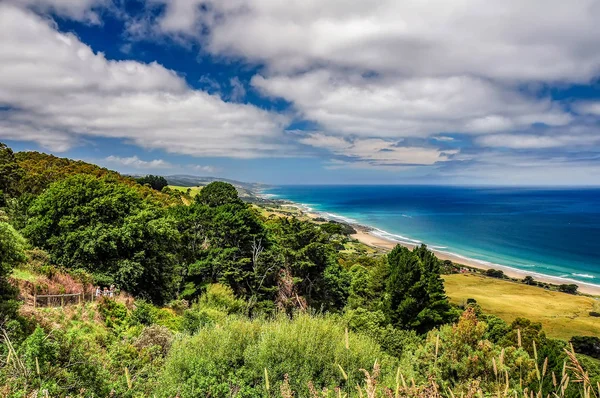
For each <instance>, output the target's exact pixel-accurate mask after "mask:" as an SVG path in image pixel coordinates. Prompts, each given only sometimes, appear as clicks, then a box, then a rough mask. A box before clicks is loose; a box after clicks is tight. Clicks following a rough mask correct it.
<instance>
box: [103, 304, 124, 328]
mask: <svg viewBox="0 0 600 398" xmlns="http://www.w3.org/2000/svg"><path fill="white" fill-rule="evenodd" d="M98 312H99V313H100V315H101V316H102V319H103V320H104V323H105V324H106V326H108V327H110V328H114V329H119V328H122V327H124V326H125V324H126V321H127V307H125V305H123V304H121V303H118V302H116V301H115V300H111V299H109V298H107V297H102V298H101V299H100V300H98Z"/></svg>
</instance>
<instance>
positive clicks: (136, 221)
mask: <svg viewBox="0 0 600 398" xmlns="http://www.w3.org/2000/svg"><path fill="white" fill-rule="evenodd" d="M30 216H31V218H30V219H29V221H28V225H27V227H26V228H25V233H26V235H27V236H28V237H29V239H30V241H31V242H32V243H33V244H34V245H36V246H38V247H41V248H43V249H45V250H46V251H48V253H50V255H51V258H52V260H53V261H54V262H55V263H57V264H59V265H62V266H65V267H68V268H72V269H77V268H82V269H85V270H88V271H90V272H92V273H93V274H94V275H95V277H96V279H97V280H98V281H99V282H103V283H116V284H117V285H118V286H119V287H120V288H122V289H124V290H126V291H128V292H130V293H132V294H134V295H138V296H143V297H147V298H149V299H151V300H153V301H154V302H162V301H164V300H166V299H168V298H170V297H172V296H173V293H174V290H175V287H176V284H175V278H176V275H177V273H176V269H177V257H176V255H175V253H176V250H177V244H178V240H179V234H178V232H177V229H176V228H175V223H174V222H173V221H172V220H171V219H169V218H167V217H165V215H164V210H163V209H162V208H160V207H157V206H156V205H154V204H153V203H150V202H147V201H146V200H144V199H143V198H142V197H141V195H140V193H139V192H138V191H137V190H136V189H134V188H132V187H129V186H126V185H123V184H121V183H118V182H116V181H114V180H111V179H110V178H103V179H98V178H95V177H93V176H88V175H75V176H72V177H68V178H67V179H65V180H63V181H60V182H57V183H54V184H52V185H51V186H50V187H49V188H48V189H47V190H46V191H45V192H44V193H43V194H42V195H40V196H39V197H38V198H37V199H36V200H35V201H34V202H33V204H32V205H31V208H30Z"/></svg>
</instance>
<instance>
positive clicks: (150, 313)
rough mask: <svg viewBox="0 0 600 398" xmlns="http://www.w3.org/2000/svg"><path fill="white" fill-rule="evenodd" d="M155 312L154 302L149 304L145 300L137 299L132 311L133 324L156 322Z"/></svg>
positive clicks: (147, 324) (131, 319)
mask: <svg viewBox="0 0 600 398" xmlns="http://www.w3.org/2000/svg"><path fill="white" fill-rule="evenodd" d="M155 312H156V309H155V308H154V306H153V305H152V304H148V303H147V302H145V301H143V300H137V301H136V302H135V308H134V309H133V311H131V316H130V321H131V324H133V325H135V324H140V325H146V326H149V325H152V324H153V323H154V322H156V315H155Z"/></svg>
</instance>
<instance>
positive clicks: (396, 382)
mask: <svg viewBox="0 0 600 398" xmlns="http://www.w3.org/2000/svg"><path fill="white" fill-rule="evenodd" d="M49 169H51V170H52V173H48V170H49ZM0 171H2V173H0V190H1V191H2V193H1V194H0V207H1V208H2V213H1V214H0V287H1V288H2V290H1V294H0V341H1V342H2V344H1V345H0V395H1V396H7V397H23V396H50V397H55V396H56V397H66V396H70V397H92V396H93V397H107V396H118V397H150V396H156V397H181V398H183V397H197V396H211V397H232V396H236V397H264V396H268V397H270V396H282V397H286V398H288V397H292V396H298V397H309V396H310V397H327V396H337V397H340V398H341V397H343V396H345V397H362V396H366V397H392V396H393V397H400V396H403V397H438V396H445V397H454V396H461V395H462V396H467V397H472V396H476V395H477V396H481V395H489V396H491V395H493V396H498V397H508V396H523V397H525V396H531V395H536V396H547V395H551V394H552V396H558V397H576V396H585V397H592V396H593V397H597V396H598V394H600V389H598V386H597V383H598V381H600V365H599V363H598V361H597V360H596V359H594V358H592V357H593V356H595V357H600V350H597V349H596V348H597V345H598V342H597V341H596V340H594V339H593V338H592V337H586V336H583V337H578V338H576V339H573V342H574V346H573V347H574V349H575V350H577V351H579V352H578V353H576V351H574V350H573V348H572V347H571V346H570V345H569V344H568V342H567V341H566V340H554V339H551V338H548V337H547V336H546V333H545V331H544V330H543V328H542V325H541V324H540V323H537V322H532V321H531V320H529V319H525V318H515V319H511V320H509V321H510V323H507V322H506V321H505V320H503V319H501V318H500V317H498V316H495V315H491V314H490V313H488V312H487V307H486V306H485V305H484V304H485V303H482V306H480V305H479V303H474V302H470V303H469V304H468V305H467V303H466V302H465V303H460V304H461V305H456V304H455V305H453V304H452V303H451V301H449V300H448V298H447V296H446V290H445V287H444V281H443V279H442V276H441V273H442V268H443V266H444V264H443V263H441V262H440V261H439V260H438V259H437V258H436V257H435V256H434V254H433V253H432V252H430V251H429V250H427V248H426V247H425V246H422V247H418V248H415V249H414V250H412V251H411V250H408V249H406V248H403V247H396V248H395V249H394V250H392V251H391V252H390V253H389V254H387V255H381V254H378V253H373V252H368V251H364V250H358V248H357V247H355V246H353V245H354V243H352V242H351V240H350V239H349V237H348V234H349V233H351V230H352V229H351V228H348V226H345V225H343V224H338V223H332V222H327V221H326V220H319V221H318V222H316V223H315V222H310V221H307V220H299V219H297V218H295V217H294V215H293V214H284V215H278V214H274V212H266V213H265V212H261V210H260V209H257V208H256V207H255V206H254V207H253V206H251V205H248V204H247V203H244V202H243V201H242V200H240V198H239V197H238V192H237V191H236V189H235V188H234V187H233V186H231V185H229V184H226V183H223V182H214V183H210V184H208V185H207V186H205V187H203V188H202V189H201V190H200V191H199V192H198V193H197V195H195V196H194V197H193V198H192V197H191V195H188V194H187V192H183V193H182V192H180V191H177V190H175V189H170V188H168V187H166V186H165V182H164V181H163V179H161V178H160V177H152V176H149V177H146V178H143V179H139V180H138V182H140V183H143V184H144V185H142V184H140V183H138V182H136V181H135V180H133V179H128V178H126V177H123V176H120V175H118V174H117V173H114V172H110V171H108V170H105V169H100V168H98V167H96V166H93V165H89V164H85V163H83V162H73V161H69V160H65V159H59V158H54V157H51V156H47V155H43V154H38V153H20V154H17V155H15V154H13V153H12V151H11V150H10V149H9V148H6V147H5V146H2V145H0ZM159 189H160V190H159ZM449 278H452V277H449ZM448 280H450V279H448ZM447 284H448V282H447ZM98 285H100V286H107V285H116V287H117V289H119V290H120V291H121V292H122V293H121V295H119V296H118V297H115V298H109V297H103V298H101V299H99V300H97V301H95V302H91V303H90V302H83V303H82V304H78V305H67V306H64V307H60V308H51V307H44V306H42V307H41V308H40V307H37V308H33V306H31V305H30V304H31V301H30V298H31V296H32V295H38V294H56V293H81V292H89V291H91V290H93V286H98ZM532 288H533V287H532ZM584 354H587V355H584ZM588 355H589V356H588Z"/></svg>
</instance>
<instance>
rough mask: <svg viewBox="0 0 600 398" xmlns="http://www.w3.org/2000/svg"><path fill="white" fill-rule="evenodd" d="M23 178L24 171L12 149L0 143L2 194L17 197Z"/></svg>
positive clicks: (0, 185) (0, 183) (0, 189)
mask: <svg viewBox="0 0 600 398" xmlns="http://www.w3.org/2000/svg"><path fill="white" fill-rule="evenodd" d="M22 176H23V169H21V167H20V166H19V164H18V163H17V160H16V159H15V154H14V153H13V151H12V149H10V148H9V147H8V146H6V144H4V143H2V142H0V194H1V193H4V195H8V196H16V195H17V194H18V183H19V181H20V180H21V178H22ZM4 195H2V196H4Z"/></svg>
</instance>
